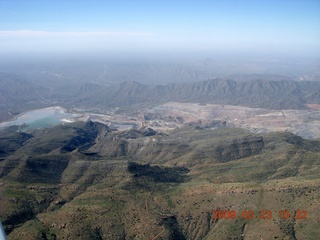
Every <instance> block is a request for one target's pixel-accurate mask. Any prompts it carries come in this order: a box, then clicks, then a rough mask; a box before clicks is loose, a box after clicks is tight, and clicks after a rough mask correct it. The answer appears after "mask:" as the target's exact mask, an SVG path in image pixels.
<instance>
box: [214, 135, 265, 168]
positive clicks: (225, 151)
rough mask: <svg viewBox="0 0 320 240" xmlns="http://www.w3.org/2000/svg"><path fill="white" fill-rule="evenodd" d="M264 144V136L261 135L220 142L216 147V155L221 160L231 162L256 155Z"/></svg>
mask: <svg viewBox="0 0 320 240" xmlns="http://www.w3.org/2000/svg"><path fill="white" fill-rule="evenodd" d="M263 146H264V142H263V138H262V137H259V136H249V137H245V138H242V139H235V140H232V141H230V142H226V143H221V144H219V145H218V146H217V147H216V148H215V149H214V157H215V158H216V159H217V160H218V161H219V162H229V161H232V160H236V159H241V158H245V157H250V156H253V155H256V154H258V153H260V152H261V150H262V149H263Z"/></svg>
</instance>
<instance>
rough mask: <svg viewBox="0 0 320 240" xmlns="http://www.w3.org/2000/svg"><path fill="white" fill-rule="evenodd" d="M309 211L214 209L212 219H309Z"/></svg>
mask: <svg viewBox="0 0 320 240" xmlns="http://www.w3.org/2000/svg"><path fill="white" fill-rule="evenodd" d="M307 215H308V212H307V211H306V210H294V211H289V210H287V209H285V210H280V211H271V210H260V211H253V210H247V209H246V210H242V211H236V210H213V211H212V219H215V220H218V219H230V220H233V219H244V220H252V219H261V220H270V219H274V218H279V219H290V218H295V219H303V220H305V219H307Z"/></svg>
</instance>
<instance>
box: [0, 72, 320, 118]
mask: <svg viewBox="0 0 320 240" xmlns="http://www.w3.org/2000/svg"><path fill="white" fill-rule="evenodd" d="M258 76H259V75H257V78H256V79H254V80H248V81H236V80H230V79H213V80H207V81H198V82H193V83H175V84H167V85H157V86H150V85H145V84H141V83H139V82H136V81H130V82H121V83H118V84H113V85H105V84H103V85H102V84H99V83H81V84H77V85H76V84H72V85H67V83H66V85H65V86H63V87H61V85H59V86H57V87H52V83H51V84H50V87H49V86H46V85H45V84H43V82H42V85H38V84H36V83H35V82H32V81H30V80H23V79H21V78H19V77H17V76H14V77H13V76H11V75H5V74H1V75H0V80H1V81H0V113H1V118H0V120H5V119H8V118H10V114H15V113H19V112H22V111H26V110H30V109H34V108H40V107H45V106H52V105H62V106H64V107H89V108H92V107H98V108H100V109H108V108H115V107H118V108H120V110H121V109H122V110H126V109H133V108H134V109H138V108H141V107H151V106H155V105H159V104H163V103H166V102H170V101H175V102H190V103H201V104H206V103H214V104H227V105H239V106H247V107H254V108H267V109H304V108H306V106H305V104H320V82H318V81H299V82H298V81H292V80H264V79H259V78H258ZM249 79H250V78H249ZM8 110H9V111H10V112H8Z"/></svg>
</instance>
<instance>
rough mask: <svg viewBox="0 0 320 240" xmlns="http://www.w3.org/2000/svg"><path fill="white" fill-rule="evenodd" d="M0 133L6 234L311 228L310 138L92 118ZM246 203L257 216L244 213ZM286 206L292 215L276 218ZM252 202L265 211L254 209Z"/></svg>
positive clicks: (302, 231)
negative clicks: (122, 125)
mask: <svg viewBox="0 0 320 240" xmlns="http://www.w3.org/2000/svg"><path fill="white" fill-rule="evenodd" d="M1 136H2V137H1V138H0V146H3V147H4V148H8V149H10V150H8V151H5V153H3V155H2V159H1V161H0V174H1V178H0V185H1V188H0V203H1V206H2V207H1V208H0V219H1V220H2V221H3V224H4V226H5V230H6V232H7V234H8V237H9V239H63V238H65V239H68V238H69V239H213V238H217V239H230V238H233V239H243V238H246V239H257V238H259V237H262V238H267V239H294V237H295V238H297V239H316V236H318V235H319V229H318V228H317V227H316V226H317V225H318V221H319V217H318V216H317V212H318V211H319V210H320V209H319V206H320V205H319V201H320V195H319V193H320V191H319V166H320V162H319V159H320V148H319V146H320V144H319V141H316V140H313V141H311V140H305V139H303V138H301V137H298V136H296V135H294V134H291V133H270V134H259V135H255V134H252V133H249V132H246V131H245V130H241V129H237V128H233V129H229V128H218V129H215V130H213V129H210V128H204V127H197V126H192V125H191V126H186V127H183V128H181V129H177V130H175V131H173V132H171V133H169V134H162V133H159V132H155V131H153V130H152V129H139V130H128V131H122V132H119V131H114V130H113V131H111V130H110V129H109V128H108V127H107V126H105V125H102V124H99V123H93V122H87V123H80V122H79V123H73V124H66V125H64V126H57V127H54V128H52V129H45V130H36V131H33V132H30V133H26V135H23V134H21V133H15V132H14V129H12V130H10V129H9V130H6V132H5V133H4V132H1ZM14 136H16V137H17V141H16V142H14V143H13V144H12V145H11V143H12V142H13V141H12V140H13V139H14ZM9 143H10V144H9ZM7 146H11V147H7ZM250 209H251V210H252V211H254V214H255V216H257V217H256V218H254V219H253V220H251V219H243V217H242V214H241V213H242V212H243V211H245V210H250ZM286 209H287V210H289V211H290V213H291V215H290V217H289V218H288V219H281V218H280V216H279V211H284V210H286ZM213 210H223V211H227V210H228V211H231V210H235V211H236V213H237V219H235V220H232V219H213V218H212V217H213ZM262 210H270V211H271V212H272V218H271V219H269V220H268V219H263V218H260V217H261V214H263V213H262V212H261V211H262ZM297 210H299V211H303V210H305V211H307V219H300V215H299V217H298V218H297V215H296V213H295V212H296V211H297ZM257 229H258V230H257Z"/></svg>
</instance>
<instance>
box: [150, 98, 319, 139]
mask: <svg viewBox="0 0 320 240" xmlns="http://www.w3.org/2000/svg"><path fill="white" fill-rule="evenodd" d="M313 105H314V104H313ZM144 115H145V118H146V119H147V122H145V125H148V124H150V126H151V127H157V126H154V123H155V122H156V123H157V124H158V125H159V127H163V125H165V124H164V122H165V123H166V125H168V123H169V122H171V123H172V124H173V123H175V124H176V126H177V127H179V125H181V124H182V123H190V122H195V123H200V124H202V125H204V126H209V127H210V126H212V127H214V126H215V125H217V124H218V123H221V124H225V125H226V126H229V127H240V128H244V129H248V130H250V131H251V132H256V133H261V132H276V131H288V132H292V133H294V134H297V135H299V136H301V137H304V138H309V139H312V138H320V111H319V110H318V106H312V109H311V107H310V109H307V110H268V109H262V108H248V107H242V106H231V105H215V104H206V105H199V104H194V103H176V102H170V103H166V104H163V105H160V106H157V107H155V108H153V109H150V110H149V111H146V112H145V113H144Z"/></svg>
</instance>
